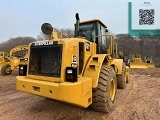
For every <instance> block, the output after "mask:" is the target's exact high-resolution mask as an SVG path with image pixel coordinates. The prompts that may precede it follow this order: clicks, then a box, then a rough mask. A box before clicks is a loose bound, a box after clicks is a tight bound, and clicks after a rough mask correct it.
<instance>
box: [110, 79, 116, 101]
mask: <svg viewBox="0 0 160 120" xmlns="http://www.w3.org/2000/svg"><path fill="white" fill-rule="evenodd" d="M115 92H116V90H115V80H114V79H112V80H111V82H110V99H111V100H112V101H113V100H114V98H115Z"/></svg>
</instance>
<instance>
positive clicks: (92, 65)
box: [83, 54, 106, 88]
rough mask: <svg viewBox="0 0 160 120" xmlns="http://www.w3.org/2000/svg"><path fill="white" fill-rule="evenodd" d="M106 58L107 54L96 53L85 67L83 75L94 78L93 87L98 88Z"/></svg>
mask: <svg viewBox="0 0 160 120" xmlns="http://www.w3.org/2000/svg"><path fill="white" fill-rule="evenodd" d="M105 58H106V54H96V55H93V56H91V58H90V59H89V61H88V63H87V65H86V67H85V69H84V72H83V76H84V77H90V78H92V87H93V88H96V87H97V85H98V79H99V74H100V70H101V67H102V64H103V61H104V59H105Z"/></svg>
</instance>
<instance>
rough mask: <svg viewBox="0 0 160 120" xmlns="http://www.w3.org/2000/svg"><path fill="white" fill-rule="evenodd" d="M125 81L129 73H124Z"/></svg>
mask: <svg viewBox="0 0 160 120" xmlns="http://www.w3.org/2000/svg"><path fill="white" fill-rule="evenodd" d="M124 81H125V82H127V73H126V72H125V73H124Z"/></svg>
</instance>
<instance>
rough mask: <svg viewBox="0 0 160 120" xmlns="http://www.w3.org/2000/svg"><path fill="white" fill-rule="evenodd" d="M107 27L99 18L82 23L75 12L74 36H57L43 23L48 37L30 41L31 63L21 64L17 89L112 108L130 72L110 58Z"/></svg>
mask: <svg viewBox="0 0 160 120" xmlns="http://www.w3.org/2000/svg"><path fill="white" fill-rule="evenodd" d="M106 28H107V27H106V25H105V24H103V23H102V22H101V21H100V20H97V19H94V20H89V21H84V22H80V20H79V15H78V14H76V24H75V37H74V38H62V36H61V37H60V38H59V39H58V38H57V35H55V32H53V29H54V28H53V27H52V26H51V25H50V24H49V23H45V24H43V25H42V27H41V29H42V32H43V33H45V34H46V35H48V36H49V37H48V38H49V40H44V41H36V42H32V43H30V44H29V53H28V54H29V58H28V64H27V65H20V66H19V75H18V76H17V77H16V89H17V90H19V91H23V92H27V93H31V94H35V95H39V96H43V97H46V98H51V99H55V100H59V101H63V102H67V103H70V104H74V105H77V106H81V107H84V108H87V107H88V106H91V107H92V108H93V109H95V110H97V111H101V112H105V113H108V112H110V111H112V110H113V108H114V102H115V98H116V91H117V87H118V88H122V89H124V88H125V86H126V76H127V75H126V67H125V64H124V63H123V60H122V59H116V58H112V57H111V56H112V55H111V54H112V51H113V50H112V49H113V48H112V46H113V41H112V39H111V36H110V35H106V32H107V30H106ZM54 30H55V29H54ZM61 35H62V34H61Z"/></svg>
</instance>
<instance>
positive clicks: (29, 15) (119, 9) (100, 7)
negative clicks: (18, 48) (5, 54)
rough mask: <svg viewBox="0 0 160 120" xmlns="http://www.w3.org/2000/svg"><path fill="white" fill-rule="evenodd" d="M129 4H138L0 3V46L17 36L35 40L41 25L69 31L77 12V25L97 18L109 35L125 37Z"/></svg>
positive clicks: (110, 0)
mask: <svg viewBox="0 0 160 120" xmlns="http://www.w3.org/2000/svg"><path fill="white" fill-rule="evenodd" d="M129 1H134V2H139V0H0V42H4V41H7V40H8V39H9V38H14V37H18V36H30V37H35V38H36V37H37V35H39V34H40V32H41V29H40V27H41V25H42V24H43V23H44V22H49V23H51V24H52V25H53V26H54V27H57V28H73V27H74V26H73V25H74V23H75V21H76V20H75V14H76V13H77V12H78V13H79V15H80V20H81V21H84V20H88V19H95V18H97V19H100V20H101V21H102V22H104V23H105V24H106V25H107V26H108V29H109V30H111V31H112V32H113V33H115V34H119V33H127V32H128V2H129ZM150 1H156V0H150ZM157 1H158V0H157Z"/></svg>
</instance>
